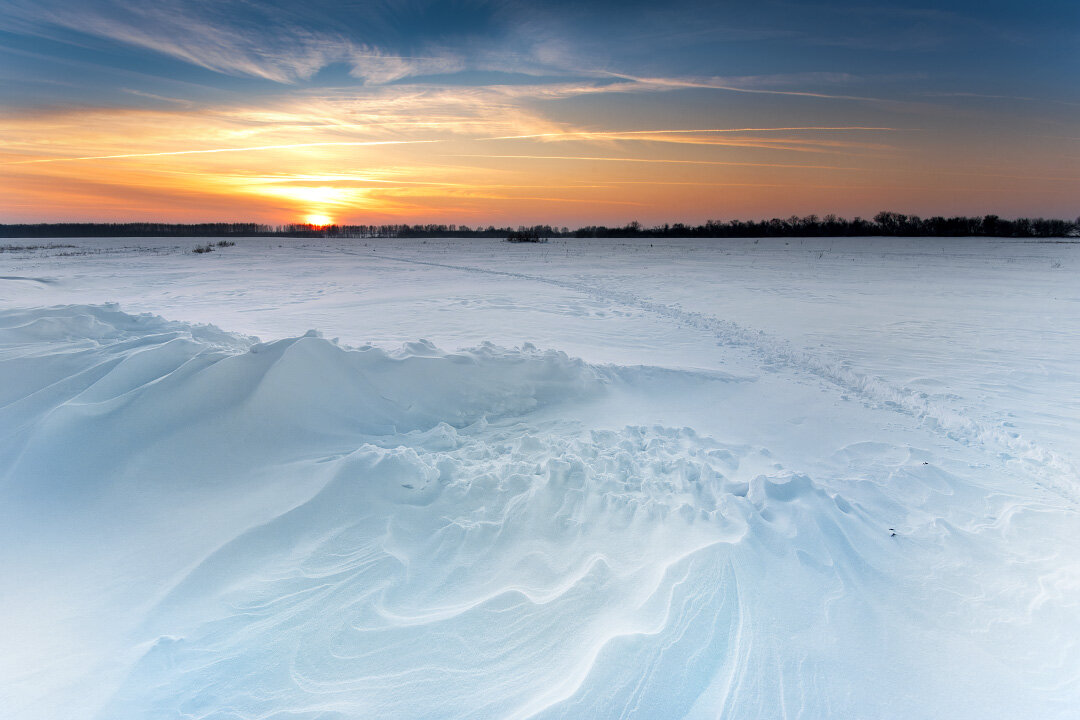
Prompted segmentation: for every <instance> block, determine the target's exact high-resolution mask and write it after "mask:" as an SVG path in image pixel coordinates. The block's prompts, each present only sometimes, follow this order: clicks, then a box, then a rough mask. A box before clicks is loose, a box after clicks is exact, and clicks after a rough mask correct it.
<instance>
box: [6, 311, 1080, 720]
mask: <svg viewBox="0 0 1080 720" xmlns="http://www.w3.org/2000/svg"><path fill="white" fill-rule="evenodd" d="M655 376H656V373H654V372H652V371H651V370H650V369H648V368H631V367H618V368H616V367H596V366H591V365H588V364H586V363H583V362H581V361H578V360H574V359H572V358H569V357H567V356H566V355H565V354H563V353H560V352H556V351H540V350H537V349H535V348H532V347H529V346H526V347H522V348H520V349H516V350H512V349H502V348H497V347H494V346H490V345H484V346H481V347H479V348H476V349H473V350H470V351H463V352H457V353H446V352H443V351H440V350H438V349H437V348H435V347H433V346H432V345H431V344H430V343H425V342H417V343H412V344H409V345H407V346H405V347H403V348H401V349H400V350H398V351H395V352H388V351H385V350H382V349H379V348H375V347H363V348H355V349H349V348H343V347H339V346H338V345H336V344H335V343H334V342H332V341H330V340H326V339H323V338H321V337H318V336H317V334H316V333H309V334H308V335H307V336H304V337H299V338H291V339H287V340H281V341H277V342H270V343H258V342H256V341H255V340H254V339H252V338H244V337H240V336H235V335H230V334H228V333H225V332H222V331H220V330H217V329H214V328H211V327H205V326H202V327H193V326H186V325H182V324H179V323H171V322H167V321H165V320H162V319H160V318H155V317H153V316H130V315H125V314H124V313H122V312H120V311H119V310H118V309H117V308H115V307H100V306H98V307H88V306H70V307H61V308H50V309H44V310H34V311H11V312H2V313H0V381H2V382H0V387H2V388H3V389H4V390H3V392H4V395H3V398H2V399H0V433H2V434H0V491H2V493H3V496H2V498H0V500H2V502H0V562H2V565H3V567H4V568H5V569H6V572H5V573H4V578H5V579H4V582H5V583H8V584H10V585H6V586H5V587H4V588H2V589H3V592H0V618H2V619H3V622H4V623H7V624H8V625H9V627H7V628H5V627H4V626H0V632H4V633H5V636H7V637H13V636H14V637H26V638H28V639H29V640H30V641H29V642H20V643H13V644H12V646H13V649H12V650H10V651H9V652H8V653H6V655H7V657H5V658H3V659H4V660H5V661H7V663H8V664H9V665H10V667H8V666H4V668H3V670H4V674H3V677H4V678H5V680H4V681H0V700H4V701H5V702H4V704H5V706H6V707H8V708H10V710H9V712H10V713H11V714H12V716H14V717H16V718H20V719H21V718H27V719H29V718H44V717H91V718H93V717H96V718H100V719H101V720H115V719H117V718H120V719H125V720H126V719H132V720H142V719H146V720H157V719H159V718H173V717H175V718H204V719H215V720H224V719H225V718H229V719H230V720H235V719H236V718H244V719H252V720H254V719H255V718H260V719H261V718H275V719H277V720H284V719H285V718H308V719H311V720H314V719H315V718H319V719H320V720H328V719H331V718H333V719H335V720H336V719H344V718H362V717H372V718H374V717H379V718H526V717H541V718H556V717H565V718H581V717H599V718H617V717H618V718H624V717H636V718H674V717H782V716H789V717H796V716H798V717H812V718H817V717H821V718H824V717H838V716H841V717H913V718H929V717H942V716H949V717H972V718H975V717H979V718H983V717H1008V716H1017V715H1018V714H1022V713H1025V712H1028V713H1030V712H1035V713H1037V714H1039V716H1040V717H1058V718H1065V717H1069V714H1070V713H1071V712H1072V711H1073V710H1074V708H1075V705H1076V701H1077V700H1078V699H1080V671H1078V670H1077V668H1078V667H1080V662H1078V660H1080V647H1078V644H1077V642H1076V640H1075V639H1074V638H1075V637H1076V634H1075V633H1071V632H1070V631H1071V630H1074V629H1076V622H1075V618H1076V617H1077V612H1078V610H1080V607H1078V602H1077V601H1076V599H1075V597H1076V594H1077V590H1078V589H1080V563H1078V562H1077V558H1076V554H1075V552H1074V551H1073V550H1072V549H1071V548H1049V547H1045V545H1043V544H1042V543H1041V540H1040V538H1045V537H1054V536H1058V537H1065V536H1067V533H1066V531H1065V529H1067V528H1068V527H1070V526H1073V525H1075V515H1074V514H1069V513H1068V512H1067V511H1062V509H1061V508H1060V507H1056V506H1055V507H1050V506H1046V505H1040V504H1038V503H1036V502H1033V501H1030V500H1029V499H1024V498H1018V497H1014V496H1011V495H1005V494H1002V493H989V494H988V493H987V492H986V490H985V488H981V487H979V486H977V485H976V484H973V481H972V478H971V477H968V476H965V475H964V474H963V472H964V469H965V467H969V466H965V465H964V464H963V463H940V464H939V463H938V462H936V458H935V457H934V456H933V455H930V454H928V453H926V452H924V451H919V450H917V449H914V448H910V447H901V446H896V445H891V444H875V443H859V444H856V445H852V446H849V447H846V448H844V449H843V450H842V451H841V452H839V453H837V454H836V455H835V457H834V458H832V459H831V460H830V461H829V465H828V467H829V468H830V469H829V470H828V472H827V473H826V472H823V474H822V475H821V476H819V477H812V476H811V475H810V474H807V473H805V472H801V471H799V470H798V469H797V468H796V469H788V468H784V467H782V466H781V465H780V464H779V463H778V462H777V459H776V458H774V457H772V455H771V453H770V452H769V450H768V449H767V448H764V447H760V446H756V445H748V444H745V443H743V444H739V443H730V442H725V441H724V440H723V439H722V438H714V437H708V436H705V435H702V434H700V433H699V432H697V431H695V430H694V429H692V428H687V427H681V428H672V427H664V426H645V427H642V426H636V425H630V426H627V425H618V426H615V427H593V426H587V425H583V424H582V423H581V422H577V421H574V420H573V419H572V418H574V417H577V416H578V413H579V411H580V410H581V409H582V408H583V407H585V406H586V405H587V404H588V403H589V402H600V401H602V400H603V399H604V398H605V397H606V396H608V395H610V394H612V393H627V394H634V393H637V394H639V395H640V396H642V397H645V398H650V397H651V396H650V395H649V393H653V392H669V391H670V390H671V388H672V387H673V385H671V384H670V383H668V382H667V380H664V381H663V382H661V383H659V384H658V385H656V386H655V387H654V386H651V385H650V384H649V383H650V382H653V380H652V379H651V378H654V377H655ZM695 382H697V381H696V380H695ZM709 382H714V383H717V384H724V383H731V382H733V381H732V380H731V379H730V378H723V377H720V376H717V377H716V378H713V379H711V380H709ZM12 383H16V385H15V386H13V385H12ZM693 387H694V390H693V392H704V391H706V389H704V388H703V387H702V386H701V385H700V384H696V385H694V386H693ZM717 411H718V412H722V411H723V408H718V410H717ZM35 623H37V624H36V625H35ZM26 628H30V629H29V630H28V629H26ZM19 633H22V635H19Z"/></svg>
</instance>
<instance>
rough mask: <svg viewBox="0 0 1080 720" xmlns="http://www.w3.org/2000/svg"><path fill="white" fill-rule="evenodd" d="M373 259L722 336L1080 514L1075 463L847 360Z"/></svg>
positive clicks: (618, 295) (679, 313)
mask: <svg viewBox="0 0 1080 720" xmlns="http://www.w3.org/2000/svg"><path fill="white" fill-rule="evenodd" d="M372 256H373V257H379V258H382V259H385V260H394V261H397V262H403V263H410V264H416V265H430V266H434V267H442V268H450V269H455V270H461V271H464V272H473V273H482V274H487V275H497V276H503V277H512V278H518V279H521V280H528V281H530V282H538V283H544V284H547V285H553V286H556V287H559V288H563V289H566V290H571V291H574V292H579V293H582V294H584V295H590V296H593V297H596V298H599V299H602V300H604V301H607V302H612V303H615V304H618V305H624V306H628V307H636V308H639V309H641V310H644V311H646V312H648V313H651V314H653V315H656V316H659V317H661V318H665V319H668V320H671V321H674V322H678V323H679V324H681V325H684V326H688V327H692V328H696V329H698V330H701V331H704V332H707V333H709V334H711V335H713V336H715V338H716V340H717V342H718V343H719V344H720V345H728V346H737V347H744V348H749V349H751V350H752V351H754V352H756V353H757V354H758V355H759V357H760V358H761V361H762V363H763V364H764V365H766V366H773V367H788V368H793V369H795V370H798V371H804V372H809V373H812V374H813V375H816V376H818V377H821V378H822V379H824V380H826V381H828V382H830V383H832V384H834V385H836V386H837V387H839V388H840V389H842V390H844V391H846V392H849V393H851V394H853V395H856V396H858V397H860V398H863V399H864V400H866V401H869V402H872V403H874V404H876V405H879V406H882V407H887V408H890V409H893V410H897V411H899V412H903V413H905V414H908V415H911V416H914V417H916V418H918V419H919V420H920V421H922V422H923V423H924V424H925V425H926V426H927V427H928V428H930V429H932V430H934V431H936V432H940V433H942V434H944V435H945V436H946V437H948V438H950V439H951V440H954V441H958V442H964V443H971V444H979V445H984V446H987V447H990V448H993V449H994V450H995V451H997V452H998V453H999V454H1000V456H1001V457H1002V458H1003V459H1005V460H1015V461H1016V462H1017V463H1018V464H1019V465H1021V466H1022V467H1023V470H1024V472H1025V473H1026V474H1028V475H1029V476H1030V477H1034V478H1038V480H1037V482H1039V484H1040V485H1041V486H1042V487H1044V488H1046V489H1047V490H1050V491H1052V492H1054V493H1056V494H1058V495H1060V496H1061V497H1063V498H1065V499H1067V500H1069V501H1070V502H1072V503H1073V504H1074V505H1076V506H1080V482H1078V478H1080V468H1078V467H1077V465H1076V461H1075V460H1074V459H1073V458H1069V457H1065V456H1063V455H1061V454H1060V453H1056V452H1054V451H1053V450H1050V449H1048V448H1046V447H1043V446H1041V445H1040V444H1039V443H1037V442H1035V441H1033V440H1030V439H1027V438H1024V437H1021V435H1020V434H1019V433H1017V432H1016V431H1015V430H1014V429H1012V428H1011V427H1010V426H1008V425H1004V426H1003V425H1001V424H1000V422H998V423H994V422H991V421H987V420H985V419H981V418H977V417H972V416H970V415H969V414H967V413H966V412H965V411H964V409H963V408H959V407H956V406H955V405H954V404H953V403H951V402H950V401H949V399H948V398H943V397H934V396H931V395H930V394H928V393H926V392H924V391H922V390H919V389H911V388H906V387H898V386H896V385H893V384H891V383H889V382H887V381H885V380H882V379H881V378H879V377H876V376H875V375H874V374H873V373H872V372H867V371H861V370H859V369H857V368H855V367H852V366H851V365H850V363H848V362H846V361H844V360H843V359H837V358H834V357H829V356H827V355H823V354H818V353H815V352H812V351H809V350H806V349H802V348H798V347H795V346H794V345H792V344H791V343H790V342H787V341H785V340H783V339H780V338H775V337H771V336H769V335H768V334H766V333H765V332H763V331H761V330H755V329H752V328H748V327H745V326H743V325H740V324H739V323H737V322H734V321H732V320H728V319H725V318H718V317H715V316H712V315H709V314H706V313H700V312H694V311H690V310H685V309H683V308H681V307H679V306H677V305H669V304H665V303H661V302H655V301H652V300H649V299H648V298H644V297H640V296H638V295H636V294H634V293H630V292H625V291H620V290H612V289H608V288H605V287H603V285H602V284H600V283H595V282H582V281H574V280H559V279H554V278H547V277H542V276H538V275H530V274H526V273H520V272H510V271H505V270H491V269H485V268H479V267H472V266H465V265H452V264H446V263H436V262H431V261H427V260H417V259H411V258H402V257H392V256H387V255H372Z"/></svg>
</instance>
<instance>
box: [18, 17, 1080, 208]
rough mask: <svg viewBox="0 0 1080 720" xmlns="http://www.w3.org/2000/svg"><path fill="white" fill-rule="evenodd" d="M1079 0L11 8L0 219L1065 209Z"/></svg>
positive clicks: (1074, 144)
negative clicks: (1028, 0)
mask: <svg viewBox="0 0 1080 720" xmlns="http://www.w3.org/2000/svg"><path fill="white" fill-rule="evenodd" d="M1078 48H1080V3H1077V2H1076V1H1075V0H1063V1H1061V2H1031V3H1021V2H996V1H994V0H989V1H986V2H977V1H971V2H934V3H929V2H928V3H924V4H915V3H910V2H893V3H888V2H874V3H850V4H835V3H831V2H822V3H805V2H770V1H768V0H757V1H754V2H682V1H681V0H673V1H669V2H633V1H623V2H584V1H581V0H579V1H577V2H540V1H536V0H534V1H532V2H528V1H525V0H522V1H520V2H518V1H511V2H484V1H483V0H471V1H463V2H434V1H432V2H425V1H422V0H402V1H400V2H397V1H393V0H371V1H364V0H357V1H352V2H350V1H346V0H340V1H336V2H335V1H331V0H306V1H305V2H295V1H292V0H290V1H285V0H272V1H263V0H214V1H211V0H160V1H158V2H146V1H145V0H78V1H76V0H4V1H3V3H0V138H2V144H0V164H2V169H0V222H56V221H78V220H97V221H142V220H164V221H178V222H187V221H220V220H237V221H240V220H252V221H262V222H269V223H286V222H304V221H305V220H307V219H308V218H312V217H320V216H321V217H325V218H326V219H328V220H332V221H335V222H338V223H383V222H445V223H463V224H469V225H477V224H483V225H487V224H496V225H499V224H514V225H516V224H521V223H527V224H531V223H538V222H545V223H551V224H555V225H568V226H571V227H574V226H578V225H583V224H594V223H603V224H622V223H625V222H628V221H630V220H639V221H641V222H643V223H646V224H652V223H658V222H694V223H698V222H702V221H704V220H706V219H710V218H714V219H730V218H743V219H747V218H760V217H772V216H784V217H786V216H788V215H792V214H798V215H805V214H809V213H817V214H819V215H821V214H826V213H837V214H840V215H844V216H848V217H850V216H854V215H862V216H872V215H873V214H874V213H875V212H877V211H878V210H883V209H892V210H896V211H899V212H906V213H916V214H920V215H924V216H928V215H937V214H944V215H950V214H966V215H981V214H984V213H990V212H993V213H997V214H1000V215H1002V216H1007V217H1011V216H1018V215H1026V216H1053V217H1062V218H1075V217H1076V216H1077V215H1080V202H1078V201H1080V50H1078Z"/></svg>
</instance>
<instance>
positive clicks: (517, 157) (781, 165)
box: [442, 154, 861, 170]
mask: <svg viewBox="0 0 1080 720" xmlns="http://www.w3.org/2000/svg"><path fill="white" fill-rule="evenodd" d="M442 157H462V158H469V157H471V158H506V159H509V160H600V161H604V162H632V163H668V164H676V165H733V166H736V167H777V168H805V169H811V170H859V169H861V168H856V167H842V166H839V165H800V164H793V163H752V162H725V161H723V160H656V159H651V158H615V157H580V156H574V155H464V154H455V155H443V156H442Z"/></svg>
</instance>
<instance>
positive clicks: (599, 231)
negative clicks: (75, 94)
mask: <svg viewBox="0 0 1080 720" xmlns="http://www.w3.org/2000/svg"><path fill="white" fill-rule="evenodd" d="M526 235H527V236H529V237H542V238H550V237H576V238H590V237H595V238H609V237H622V238H624V237H654V238H744V237H749V238H759V237H844V236H848V237H864V236H896V237H968V236H984V237H1016V238H1052V237H1077V236H1080V218H1077V219H1076V220H1054V219H1045V218H1016V219H1013V220H1008V219H1004V218H1001V217H998V216H997V215H984V216H982V217H949V218H946V217H942V216H934V217H929V218H921V217H919V216H918V215H904V214H902V213H896V212H891V211H884V212H880V213H878V214H877V215H875V216H874V217H873V219H869V220H865V219H863V218H860V217H856V218H854V219H852V220H848V219H846V218H841V217H837V216H836V215H825V216H823V217H819V216H817V215H806V216H805V217H798V216H792V217H789V218H786V219H781V218H772V219H770V220H745V221H744V220H728V221H721V220H709V221H707V222H706V223H704V224H702V225H685V224H683V223H674V224H668V223H665V224H663V225H654V226H652V227H645V226H643V225H642V224H641V223H639V222H631V223H628V224H626V225H623V226H619V227H607V226H604V225H589V226H585V227H581V228H578V229H576V230H571V229H569V228H567V227H561V228H559V227H553V226H551V225H533V226H524V225H522V226H518V227H516V228H513V227H509V226H508V227H496V226H494V225H488V226H486V227H483V226H478V227H470V226H468V225H441V224H427V225H408V224H384V225H328V226H314V225H303V224H289V225H266V224H260V223H188V224H185V223H146V222H142V223H22V224H8V225H0V237H6V238H16V237H37V238H64V237H306V238H425V237H502V238H513V237H523V236H526Z"/></svg>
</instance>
